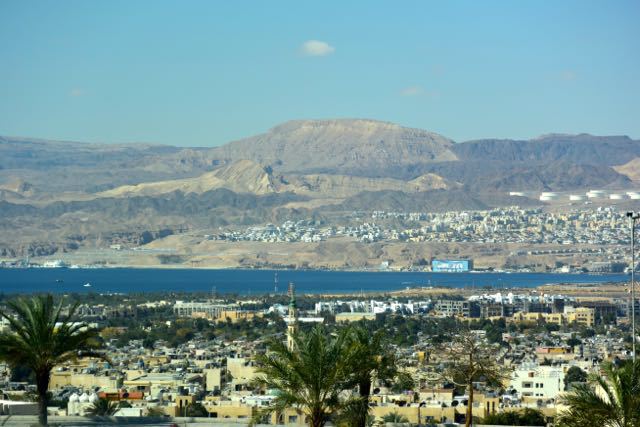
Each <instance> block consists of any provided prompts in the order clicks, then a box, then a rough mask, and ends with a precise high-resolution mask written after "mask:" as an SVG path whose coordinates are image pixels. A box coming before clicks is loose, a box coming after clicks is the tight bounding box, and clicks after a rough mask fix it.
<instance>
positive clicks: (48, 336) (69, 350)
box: [0, 295, 100, 425]
mask: <svg viewBox="0 0 640 427" xmlns="http://www.w3.org/2000/svg"><path fill="white" fill-rule="evenodd" d="M7 306H8V308H9V309H10V312H9V311H2V310H0V317H3V318H5V319H6V320H7V321H8V322H9V327H10V331H9V332H2V333H0V360H1V361H4V362H7V363H8V364H9V365H11V366H16V365H22V366H25V367H28V368H29V369H30V370H31V371H33V373H34V375H35V379H36V386H37V392H38V403H39V405H38V407H39V408H38V409H39V411H38V412H39V416H38V422H39V423H40V425H47V399H48V397H47V389H48V388H49V378H50V376H51V370H52V369H53V368H54V367H55V366H56V365H60V364H63V363H65V362H67V361H70V360H74V359H76V358H78V357H94V356H98V357H100V355H98V354H97V353H96V352H95V350H97V349H98V347H99V341H98V340H97V339H96V337H97V332H96V331H95V330H94V329H91V328H89V327H87V325H86V324H85V323H81V322H74V319H75V314H76V310H77V307H78V305H77V304H76V305H73V306H72V307H71V308H70V309H69V312H68V314H67V315H66V316H63V314H62V301H61V302H60V303H59V304H57V305H56V304H55V303H54V300H53V296H51V295H46V296H38V297H33V298H28V299H25V298H19V299H17V300H14V301H10V302H7ZM11 312H12V313H13V314H11Z"/></svg>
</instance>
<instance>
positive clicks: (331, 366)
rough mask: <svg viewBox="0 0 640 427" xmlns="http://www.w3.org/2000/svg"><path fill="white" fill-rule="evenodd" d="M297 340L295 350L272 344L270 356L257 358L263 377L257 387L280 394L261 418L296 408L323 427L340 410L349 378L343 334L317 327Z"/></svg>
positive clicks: (314, 425)
mask: <svg viewBox="0 0 640 427" xmlns="http://www.w3.org/2000/svg"><path fill="white" fill-rule="evenodd" d="M294 340H295V346H294V349H293V350H290V349H289V348H288V347H287V345H286V344H285V343H283V342H281V341H272V342H271V344H270V345H269V350H268V352H267V353H266V354H263V355H259V356H258V357H257V358H256V361H257V362H258V373H259V374H261V375H259V376H258V377H257V379H256V385H258V386H262V387H264V388H266V389H273V390H276V391H277V396H276V398H275V399H274V400H273V404H272V406H271V407H269V409H268V410H267V411H265V412H263V413H262V414H260V415H264V414H265V413H273V412H275V413H282V412H283V411H284V410H285V409H286V408H295V409H296V410H298V411H299V412H301V413H303V414H304V415H306V416H307V417H308V421H309V425H310V426H311V427H322V426H324V425H325V423H326V422H327V421H328V420H329V418H330V416H331V414H332V413H333V412H336V411H337V410H339V409H340V406H341V402H340V398H339V395H340V393H341V392H342V390H343V389H344V384H345V380H346V378H347V374H346V372H345V368H346V365H345V363H344V360H345V357H346V351H345V338H344V334H340V335H338V336H331V335H328V334H327V332H326V331H325V329H324V327H322V326H321V325H318V326H316V327H314V328H313V329H312V330H311V331H310V332H309V333H307V334H302V333H298V334H296V335H295V336H294Z"/></svg>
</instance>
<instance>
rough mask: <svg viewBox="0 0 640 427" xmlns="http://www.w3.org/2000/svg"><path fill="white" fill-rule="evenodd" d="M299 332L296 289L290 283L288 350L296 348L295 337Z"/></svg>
mask: <svg viewBox="0 0 640 427" xmlns="http://www.w3.org/2000/svg"><path fill="white" fill-rule="evenodd" d="M297 332H298V307H296V287H295V285H294V284H293V282H290V283H289V319H288V321H287V348H288V349H289V351H293V349H294V348H295V335H296V333H297Z"/></svg>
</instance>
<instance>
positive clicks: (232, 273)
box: [0, 268, 629, 295]
mask: <svg viewBox="0 0 640 427" xmlns="http://www.w3.org/2000/svg"><path fill="white" fill-rule="evenodd" d="M275 274H276V271H274V270H232V269H228V270H206V269H153V268H149V269H135V268H104V269H100V268H89V269H69V268H29V269H15V268H5V269H0V292H2V293H5V294H16V293H20V294H30V293H41V292H51V293H70V292H78V293H87V292H96V293H140V292H142V293H152V292H211V291H214V290H215V292H217V293H218V294H229V293H236V294H240V295H254V294H266V293H273V292H274V290H275V289H274V277H275ZM277 274H278V281H279V283H278V293H284V292H286V289H287V284H288V283H289V282H293V283H295V285H296V290H297V291H298V292H299V293H312V294H335V293H354V292H384V291H393V290H399V289H405V288H407V287H416V286H418V287H419V286H447V287H452V288H461V287H474V288H478V290H479V291H480V289H481V288H484V287H487V286H491V287H493V288H494V289H503V288H512V287H535V286H540V285H544V284H551V283H592V284H597V283H607V282H624V281H628V280H629V276H627V275H624V274H604V275H590V274H551V273H427V272H371V271H368V272H351V271H324V270H280V271H278V272H277ZM86 284H89V285H90V286H85V285H86Z"/></svg>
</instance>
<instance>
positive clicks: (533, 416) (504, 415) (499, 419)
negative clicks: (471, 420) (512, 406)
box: [482, 408, 547, 426]
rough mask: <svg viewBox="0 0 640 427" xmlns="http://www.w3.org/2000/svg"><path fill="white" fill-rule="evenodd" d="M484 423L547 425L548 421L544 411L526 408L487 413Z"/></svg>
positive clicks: (498, 424)
mask: <svg viewBox="0 0 640 427" xmlns="http://www.w3.org/2000/svg"><path fill="white" fill-rule="evenodd" d="M482 423H483V424H490V425H497V426H545V425H547V421H546V419H545V416H544V414H543V413H542V412H540V411H539V410H537V409H531V408H525V409H524V410H522V411H508V412H498V413H495V414H490V415H487V416H486V417H485V418H484V419H483V420H482Z"/></svg>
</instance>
